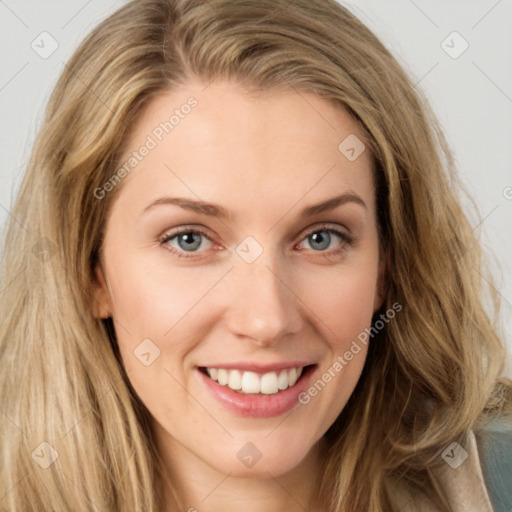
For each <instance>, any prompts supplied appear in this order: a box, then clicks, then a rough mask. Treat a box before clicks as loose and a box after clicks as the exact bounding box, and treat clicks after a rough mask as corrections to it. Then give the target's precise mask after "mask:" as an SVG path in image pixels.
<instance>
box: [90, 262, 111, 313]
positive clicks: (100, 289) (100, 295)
mask: <svg viewBox="0 0 512 512" xmlns="http://www.w3.org/2000/svg"><path fill="white" fill-rule="evenodd" d="M92 313H93V315H94V317H95V318H109V317H111V316H112V299H111V297H110V292H109V289H108V286H107V282H106V279H105V275H104V273H103V269H102V268H101V266H100V265H98V266H97V267H96V269H95V279H94V282H93V303H92Z"/></svg>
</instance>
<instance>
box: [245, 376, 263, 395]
mask: <svg viewBox="0 0 512 512" xmlns="http://www.w3.org/2000/svg"><path fill="white" fill-rule="evenodd" d="M259 392H260V378H259V377H258V374H257V373H254V372H244V375H243V377H242V393H259Z"/></svg>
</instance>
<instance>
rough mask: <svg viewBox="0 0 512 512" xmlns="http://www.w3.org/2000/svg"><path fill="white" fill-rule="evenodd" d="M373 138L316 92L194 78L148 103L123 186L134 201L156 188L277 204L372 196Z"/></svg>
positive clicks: (136, 128) (136, 131) (130, 142)
mask: <svg viewBox="0 0 512 512" xmlns="http://www.w3.org/2000/svg"><path fill="white" fill-rule="evenodd" d="M363 140H364V138H363V134H362V133H361V131H360V129H359V127H358V125H357V123H355V121H354V120H353V119H352V117H351V116H350V115H349V114H348V112H347V111H346V110H344V109H343V108H342V107H341V106H336V105H334V104H333V103H331V102H328V101H327V100H324V99H322V98H320V97H319V96H317V95H315V94H314V93H312V92H305V91H298V90H294V89H289V90H281V91H272V90H268V91H258V92H255V91H254V90H248V89H246V88H244V87H243V86H242V85H240V84H236V83H232V82H222V81H215V82H213V83H212V84H210V85H206V84H204V83H201V82H190V83H188V84H186V85H184V86H182V87H180V88H179V89H176V90H173V91H167V92H163V93H161V94H160V95H158V96H156V97H154V98H153V99H152V100H151V101H150V102H149V103H148V104H147V105H146V108H145V109H144V111H143V112H142V113H141V115H140V117H139V119H138V121H137V123H136V124H135V126H134V127H133V130H132V133H131V136H130V138H129V140H128V144H127V146H126V148H127V149H126V151H125V153H124V155H123V156H122V158H121V160H122V162H123V163H126V162H128V161H129V160H130V159H131V160H132V161H131V163H132V164H133V166H128V167H132V168H131V169H130V172H129V175H128V176H127V177H126V178H124V179H123V182H122V184H121V185H122V187H123V188H126V189H127V191H126V192H128V189H130V194H129V195H130V196H132V198H131V199H132V200H134V201H135V200H136V199H137V198H136V197H135V196H138V197H140V196H141V195H144V194H145V193H146V192H147V195H148V197H149V195H153V196H154V195H155V194H160V195H162V194H164V193H171V192H172V193H173V194H176V193H180V194H181V195H186V196H191V194H192V195H193V196H196V197H201V198H205V199H210V198H211V197H214V198H215V200H216V202H219V201H225V202H236V201H237V200H243V199H244V195H245V194H247V196H248V197H249V196H254V195H257V196H259V197H260V199H261V201H263V199H264V198H268V200H269V201H273V204H279V203H282V202H283V201H285V202H287V203H290V202H292V203H293V202H297V201H299V200H300V198H303V197H305V196H307V195H309V196H310V197H311V199H312V201H314V200H315V199H317V198H318V197H320V198H324V197H325V195H326V194H330V195H331V196H332V195H335V192H337V191H342V192H345V191H347V190H353V189H362V190H361V191H360V192H361V193H366V194H367V195H368V194H371V193H372V192H373V187H372V182H373V180H372V169H373V164H372V159H371V156H370V154H369V151H366V150H364V149H365V145H364V142H363ZM145 147H146V148H150V149H144V148H145ZM347 150H348V152H347ZM141 153H144V156H143V157H140V154H141ZM359 153H360V154H359ZM134 155H135V156H134ZM354 156H355V158H354ZM367 199H368V197H367ZM246 202H247V201H246ZM261 204H262V203H261V202H260V206H261ZM253 206H256V204H253Z"/></svg>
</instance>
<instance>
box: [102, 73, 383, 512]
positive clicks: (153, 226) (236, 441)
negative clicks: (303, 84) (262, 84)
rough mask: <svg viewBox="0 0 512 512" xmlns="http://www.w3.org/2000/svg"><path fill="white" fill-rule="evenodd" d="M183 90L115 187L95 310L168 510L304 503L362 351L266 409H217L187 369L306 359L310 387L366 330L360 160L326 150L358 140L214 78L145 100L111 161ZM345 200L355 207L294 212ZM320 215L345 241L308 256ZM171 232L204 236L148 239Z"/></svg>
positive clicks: (368, 253)
mask: <svg viewBox="0 0 512 512" xmlns="http://www.w3.org/2000/svg"><path fill="white" fill-rule="evenodd" d="M190 96H194V97H195V98H196V99H197V102H198V104H197V106H196V107H195V108H194V109H193V110H191V112H190V113H189V114H188V115H187V116H184V118H183V119H180V122H179V124H178V125H177V126H175V127H174V129H173V131H172V132H171V133H169V134H167V135H165V137H163V140H162V141H161V142H159V144H158V145H157V147H155V148H154V149H151V151H150V152H149V154H148V155H147V156H145V157H144V158H143V159H142V161H141V162H140V163H138V165H137V166H136V168H134V169H133V171H132V172H131V173H130V174H129V175H128V176H127V177H126V178H124V180H123V182H122V183H121V184H120V185H118V187H119V188H118V190H116V192H115V193H116V197H115V200H114V202H113V205H112V208H111V210H110V214H109V217H108V219H107V223H106V226H105V238H104V246H103V251H102V257H101V266H100V267H98V283H97V285H96V299H97V305H96V307H95V314H96V315H97V316H98V317H107V316H112V317H113V318H114V321H115V327H116V333H117V337H118V343H119V346H120V352H121V357H122V360H123V364H124V366H125V368H126V371H127V372H128V376H129V379H130V381H131V383H132V385H133V387H134V389H135V391H136V392H137V394H138V395H139V397H140V398H141V400H142V401H143V403H144V404H145V405H146V407H147V408H148V410H149V411H150V413H151V415H152V417H153V419H154V428H155V431H156V435H157V439H158V444H159V446H160V448H161V453H162V456H163V458H164V461H165V465H166V469H167V471H168V475H169V478H170V479H171V480H172V481H173V483H174V485H175V486H176V487H177V488H178V493H179V498H180V501H181V506H182V507H183V508H184V510H188V509H189V507H195V508H196V509H197V510H200V511H201V512H203V511H210V510H211V511H213V510H221V509H231V510H234V509H235V507H238V506H239V507H241V508H240V509H241V510H245V511H260V510H261V511H263V510H265V511H267V512H268V511H273V510H292V511H293V510H303V508H302V507H305V508H307V510H317V509H318V504H315V503H316V500H317V496H316V495H315V491H316V489H317V487H316V484H317V481H316V480H317V477H318V473H319V464H320V450H321V438H322V436H323V434H324V433H325V432H326V430H327V429H328V428H329V426H330V425H331V424H332V423H333V422H334V420H335V419H336V417H337V416H338V415H339V414H340V412H341V411H342V410H343V407H344V406H345V404H346V402H347V400H348V398H349V396H350V394H351V393H352V391H353V389H354V387H355V385H356V383H357V381H358V378H359V376H360V373H361V370H362V367H363V364H364V360H365V355H366V349H364V348H363V350H361V352H359V353H358V354H357V355H355V356H354V358H353V359H352V360H351V361H350V363H349V364H348V365H347V366H346V367H345V368H344V369H343V371H342V372H340V373H338V374H337V375H336V377H335V378H334V379H332V381H331V382H330V383H329V384H327V385H326V387H325V388H324V389H323V390H322V391H321V392H320V393H319V394H318V395H317V396H316V397H314V398H313V399H311V402H310V403H309V404H307V405H301V404H297V405H296V406H295V407H294V409H293V410H292V411H291V412H290V413H287V414H283V415H280V416H277V417H267V418H264V417H257V418H255V417H244V416H241V415H239V414H236V413H235V412H233V411H231V410H228V409H227V408H226V407H225V406H223V405H222V404H220V403H219V402H218V401H217V400H216V399H215V398H214V397H213V396H212V394H211V393H210V391H209V389H208V388H207V387H206V386H205V384H204V382H203V378H202V376H201V375H200V373H199V371H198V367H202V366H213V365H216V366H222V364H219V363H222V362H235V361H236V362H238V361H244V362H252V363H256V364H268V363H275V362H282V361H297V360H300V361H303V360H306V361H311V362H314V363H315V364H316V365H317V367H316V369H315V374H314V375H312V376H311V377H310V378H311V383H314V382H315V381H316V380H317V379H318V378H319V377H320V376H321V375H322V373H323V372H325V371H327V370H328V369H329V368H330V367H331V366H332V365H333V363H334V361H335V360H336V358H337V357H338V356H339V355H342V354H344V353H345V352H346V351H347V350H348V349H349V347H350V345H351V343H352V341H353V340H354V339H355V338H356V337H357V335H358V334H359V333H360V332H361V331H363V330H364V329H365V328H367V327H369V326H370V324H371V317H372V314H373V312H374V311H376V310H377V309H378V308H379V307H380V306H381V295H382V294H381V293H380V289H381V286H380V283H381V281H382V264H381V261H380V259H379V245H378V234H377V224H376V214H375V191H374V185H373V179H372V161H371V156H370V155H369V152H368V151H365V152H363V153H362V155H361V156H359V157H358V158H357V159H356V160H355V161H349V160H348V159H347V158H346V157H345V156H344V155H343V154H342V153H341V152H340V151H339V150H338V145H339V144H340V142H341V141H343V140H344V139H345V137H347V136H348V135H349V134H356V135H358V136H359V138H360V139H362V135H361V134H360V132H359V131H358V128H357V125H356V124H355V123H354V121H353V120H352V118H351V117H350V116H349V115H348V114H347V113H346V112H345V111H344V110H342V109H341V108H335V107H334V106H333V105H331V104H330V103H328V102H326V101H325V100H322V99H321V98H319V97H317V96H315V95H314V94H312V93H305V92H301V93H300V94H299V93H298V92H296V91H293V90H290V91H285V92H266V93H265V94H258V95H257V94H254V93H249V92H247V91H245V90H244V89H243V87H242V86H240V85H238V84H235V83H231V82H225V81H216V82H214V83H212V84H210V85H209V86H208V87H206V84H203V83H200V82H198V81H190V82H189V83H188V84H186V86H183V87H182V88H180V89H178V90H174V91H172V92H168V93H165V94H161V95H159V96H157V97H155V98H154V99H152V101H151V102H150V103H149V104H148V105H147V107H146V109H145V110H144V112H143V114H142V115H141V117H140V119H139V121H138V123H137V124H136V125H135V126H134V129H133V132H132V136H131V138H130V140H129V141H127V142H128V143H127V146H126V148H127V149H126V154H125V156H126V157H127V158H128V157H129V155H130V154H131V153H132V152H133V151H134V150H136V149H137V148H139V147H140V146H141V145H142V144H144V142H145V141H146V139H147V136H148V135H150V134H151V133H152V132H153V130H154V129H155V127H156V126H158V125H159V123H161V122H163V121H165V120H166V119H168V118H169V113H172V111H173V110H174V109H176V108H179V107H180V106H181V105H183V104H185V103H186V102H187V99H188V98H189V97H190ZM344 193H351V194H356V195H357V196H359V197H360V198H361V199H362V201H364V203H365V206H362V205H360V204H357V203H356V202H347V203H345V204H343V205H340V206H338V207H337V208H335V209H333V210H331V211H327V212H323V213H319V214H316V215H314V216H311V217H307V218H302V219H301V218H300V217H299V214H300V212H301V211H302V210H303V209H304V208H305V207H307V206H310V205H314V204H317V203H320V202H323V201H325V200H327V199H330V198H332V197H335V196H338V195H340V194H344ZM165 196H173V197H176V196H179V197H183V198H189V199H192V200H198V199H200V200H202V201H206V202H208V203H215V204H217V205H220V206H222V207H223V208H225V209H226V210H228V212H229V217H228V218H225V219H219V218H213V217H211V216H208V215H205V214H202V213H197V212H194V211H190V210H187V209H184V208H181V207H180V206H176V205H170V204H158V205H154V206H151V207H150V208H148V206H149V205H151V204H152V203H153V202H154V201H156V200H158V199H160V198H162V197H165ZM324 224H327V227H328V228H332V229H336V230H339V231H340V232H342V233H344V234H347V235H349V236H350V237H352V239H353V240H352V241H351V242H345V241H343V240H342V239H341V238H338V237H337V236H335V235H331V241H330V245H328V248H327V249H321V250H319V249H318V246H317V245H315V244H314V243H313V241H312V239H311V237H308V235H310V234H311V233H315V232H316V233H318V231H320V234H321V233H324V235H325V232H323V231H322V228H324V227H325V226H324ZM181 226H186V227H190V228H191V229H192V228H199V227H202V228H203V229H204V230H205V231H206V233H207V236H208V237H209V238H210V240H211V241H209V240H208V238H202V240H203V242H201V246H200V247H199V249H196V251H195V252H193V251H189V252H187V251H185V250H183V248H182V249H180V247H183V245H181V246H180V244H179V243H178V238H177V237H176V238H174V239H172V240H170V241H169V240H168V241H166V242H165V241H162V235H165V234H166V233H167V234H168V235H172V234H173V233H172V231H173V230H174V231H176V228H179V227H181ZM249 236H250V237H252V238H253V239H254V240H255V241H257V244H259V247H261V249H262V250H263V252H262V254H261V255H260V256H259V257H258V258H257V259H256V260H255V261H254V262H252V263H247V262H246V261H245V260H244V259H243V258H242V257H241V256H240V255H239V254H238V253H237V252H236V250H235V249H236V247H237V246H238V245H239V244H240V243H241V242H242V241H244V239H245V238H246V237H249ZM252 243H253V242H252ZM185 247H186V245H185ZM172 249H174V250H175V251H178V252H180V253H181V254H182V255H184V256H183V257H178V255H177V253H176V252H174V253H173V252H172ZM250 250H251V251H252V250H254V249H250ZM187 256H188V257H187ZM145 339H150V340H151V343H153V344H154V345H155V346H156V347H158V349H159V350H160V354H159V356H158V357H157V358H156V359H155V360H154V361H153V362H152V363H151V364H150V365H148V366H146V365H144V364H142V363H141V361H140V360H139V359H138V358H137V357H135V355H134V350H135V351H136V349H137V347H138V346H139V345H140V344H141V342H142V341H143V340H145ZM146 343H147V342H146ZM148 346H153V345H148ZM248 442H251V443H253V444H254V445H255V446H256V447H257V449H258V450H259V452H261V454H262V457H261V459H260V460H259V461H258V462H257V463H256V464H255V465H254V466H253V467H251V468H248V467H246V466H245V465H244V464H242V463H241V461H240V460H239V458H238V457H237V452H238V451H239V450H240V449H241V448H242V447H243V446H244V445H246V443H248ZM225 507H227V508H225Z"/></svg>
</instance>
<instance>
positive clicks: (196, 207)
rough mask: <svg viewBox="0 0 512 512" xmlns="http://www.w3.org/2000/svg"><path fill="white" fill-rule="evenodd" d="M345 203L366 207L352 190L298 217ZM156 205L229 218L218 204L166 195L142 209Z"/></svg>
mask: <svg viewBox="0 0 512 512" xmlns="http://www.w3.org/2000/svg"><path fill="white" fill-rule="evenodd" d="M347 203H355V204H358V205H360V206H362V207H363V208H364V209H366V210H367V209H368V208H367V206H366V203H365V202H364V201H363V200H362V199H361V197H360V196H358V195H357V194H355V193H353V192H347V193H344V194H341V195H339V196H336V197H332V198H331V199H327V200H326V201H322V202H321V203H318V204H315V205H312V206H307V207H306V208H304V209H303V210H302V211H301V213H300V215H299V217H300V218H304V217H312V216H314V215H318V214H320V213H323V212H326V211H330V210H334V209H335V208H337V207H338V206H341V205H343V204H347ZM158 205H176V206H180V207H181V208H184V209H186V210H191V211H194V212H196V213H200V214H202V215H208V216H209V217H216V218H219V219H229V218H230V217H231V215H230V213H229V212H228V210H226V209H225V208H223V207H222V206H220V205H217V204H213V203H207V202H204V201H199V200H195V199H187V198H183V197H168V196H166V197H161V198H159V199H157V200H156V201H153V202H152V203H151V204H150V205H148V206H147V207H146V208H145V209H144V213H145V212H146V211H148V210H150V209H152V208H154V207H155V206H158Z"/></svg>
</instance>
